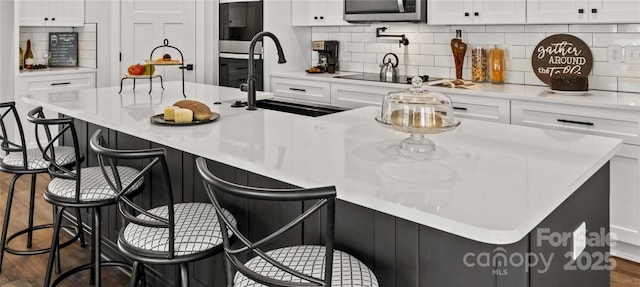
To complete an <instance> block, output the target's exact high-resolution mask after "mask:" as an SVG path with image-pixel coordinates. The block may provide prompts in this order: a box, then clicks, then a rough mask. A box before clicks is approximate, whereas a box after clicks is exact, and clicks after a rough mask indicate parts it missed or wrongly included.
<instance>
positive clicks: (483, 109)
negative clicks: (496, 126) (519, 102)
mask: <svg viewBox="0 0 640 287" xmlns="http://www.w3.org/2000/svg"><path fill="white" fill-rule="evenodd" d="M447 95H448V96H449V97H450V98H451V102H452V103H451V107H452V108H453V114H454V116H455V117H460V118H467V119H476V120H483V121H490V122H498V123H505V124H508V123H509V122H510V121H511V116H510V114H511V113H510V110H509V100H507V99H493V98H478V97H477V96H466V95H458V94H450V93H447Z"/></svg>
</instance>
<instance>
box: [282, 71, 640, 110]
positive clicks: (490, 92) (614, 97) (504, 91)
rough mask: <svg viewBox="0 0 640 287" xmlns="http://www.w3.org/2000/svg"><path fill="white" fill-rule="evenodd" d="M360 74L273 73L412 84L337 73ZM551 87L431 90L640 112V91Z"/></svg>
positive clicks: (338, 80) (481, 85) (334, 80)
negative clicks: (566, 91)
mask: <svg viewBox="0 0 640 287" xmlns="http://www.w3.org/2000/svg"><path fill="white" fill-rule="evenodd" d="M353 74H358V73H356V72H342V71H340V72H336V73H335V74H328V73H324V74H309V73H306V72H286V73H272V74H271V76H274V77H285V78H294V79H303V80H313V81H325V82H332V83H347V84H359V85H367V86H378V87H395V88H398V89H406V88H409V87H410V86H411V85H409V84H395V83H386V82H373V81H362V80H351V79H343V78H335V77H336V76H345V75H353ZM548 89H549V88H548V87H543V86H531V85H514V84H505V85H494V84H490V83H479V84H476V85H475V86H474V88H473V89H462V88H455V89H453V88H448V87H438V86H431V87H430V88H429V90H431V91H434V92H441V93H445V94H446V93H455V94H461V95H470V96H478V97H492V98H503V99H510V100H527V101H537V102H547V103H560V104H571V105H582V106H591V107H599V108H611V109H621V110H630V111H640V94H638V93H625V92H611V91H600V90H591V91H589V92H588V93H587V94H586V95H584V96H574V95H559V94H554V93H551V92H548Z"/></svg>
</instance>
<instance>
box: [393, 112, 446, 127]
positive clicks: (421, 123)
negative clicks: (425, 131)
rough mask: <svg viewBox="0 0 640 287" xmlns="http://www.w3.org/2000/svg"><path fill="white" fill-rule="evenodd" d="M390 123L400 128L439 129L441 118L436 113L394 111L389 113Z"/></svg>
mask: <svg viewBox="0 0 640 287" xmlns="http://www.w3.org/2000/svg"><path fill="white" fill-rule="evenodd" d="M391 122H392V123H393V124H394V125H396V126H400V127H410V128H441V127H442V124H443V123H442V116H440V115H439V114H437V113H425V114H424V115H423V114H422V113H421V112H414V111H412V110H409V111H404V110H395V111H393V112H392V113H391Z"/></svg>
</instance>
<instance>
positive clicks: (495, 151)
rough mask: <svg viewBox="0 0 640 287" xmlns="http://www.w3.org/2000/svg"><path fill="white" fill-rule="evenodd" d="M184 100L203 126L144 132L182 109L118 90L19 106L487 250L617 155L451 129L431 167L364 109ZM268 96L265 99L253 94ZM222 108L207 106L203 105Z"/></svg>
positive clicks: (559, 141) (205, 96)
mask: <svg viewBox="0 0 640 287" xmlns="http://www.w3.org/2000/svg"><path fill="white" fill-rule="evenodd" d="M185 85H186V94H187V96H188V98H190V99H195V100H199V101H202V102H204V103H206V104H208V105H209V106H210V107H211V108H212V110H213V111H214V112H217V113H220V114H221V117H220V119H218V120H217V121H215V122H213V123H209V124H205V125H199V126H188V127H170V126H158V125H152V124H150V122H149V117H150V116H152V115H154V114H158V113H161V112H162V110H163V108H164V106H167V105H171V104H172V103H174V102H175V101H178V100H180V99H182V96H181V86H180V83H179V82H167V83H165V88H166V90H165V91H164V93H162V95H161V93H160V91H159V89H158V91H157V90H155V89H154V92H153V95H151V96H149V95H148V94H147V91H146V90H144V91H143V90H139V91H137V92H133V91H124V92H123V94H122V95H119V94H118V90H119V87H112V88H101V89H92V90H83V91H79V92H77V93H74V94H73V95H74V96H69V95H68V93H65V95H64V96H62V97H59V96H57V95H56V94H53V93H52V94H40V95H31V96H27V97H25V98H24V101H25V102H27V103H30V104H34V105H42V106H44V107H45V108H46V109H49V110H53V111H56V112H60V113H63V114H66V115H69V116H72V117H75V118H78V119H81V120H84V121H87V122H91V123H94V124H97V125H100V126H104V127H107V128H110V129H114V130H117V131H121V132H124V133H127V134H130V135H133V136H136V137H140V138H143V139H146V140H149V141H153V142H157V143H160V144H163V145H166V146H169V147H172V148H176V149H179V150H183V151H186V152H188V153H192V154H194V155H198V156H203V157H205V158H209V159H212V160H215V161H218V162H222V163H225V164H228V165H231V166H235V167H238V168H241V169H244V170H247V171H250V172H253V173H257V174H262V175H264V176H268V177H271V178H274V179H277V180H281V181H284V182H288V183H291V184H294V185H297V186H301V187H315V186H321V185H336V187H337V190H338V198H339V199H341V200H344V201H348V202H352V203H355V204H358V205H361V206H365V207H368V208H371V209H374V210H378V211H381V212H384V213H387V214H391V215H394V216H397V217H400V218H404V219H406V220H410V221H414V222H417V223H420V224H423V225H426V226H430V227H432V228H436V229H439V230H443V231H446V232H450V233H453V234H456V235H459V236H462V237H466V238H470V239H473V240H477V241H480V242H485V243H491V244H510V243H514V242H517V241H519V240H520V239H522V238H523V237H524V236H525V235H526V234H527V233H528V232H530V231H531V230H532V229H533V228H534V227H535V226H536V225H537V224H539V223H540V222H541V221H542V220H543V219H544V218H545V217H546V216H548V215H549V214H550V213H551V212H552V211H553V210H554V209H555V208H556V207H558V206H559V205H560V204H561V203H562V202H563V201H564V200H565V199H566V198H567V197H569V196H570V195H571V194H572V193H573V192H574V191H575V190H576V189H577V188H578V187H579V186H580V185H582V184H583V183H584V182H585V181H586V180H587V179H588V178H589V177H591V176H592V175H593V174H594V173H595V172H596V171H597V170H598V169H599V168H601V167H602V166H603V165H604V164H605V163H606V162H607V161H608V160H609V159H610V158H611V157H612V156H613V155H614V153H615V152H617V150H618V149H620V147H621V145H622V142H621V141H620V140H618V139H611V138H604V137H599V136H592V135H584V134H575V133H568V132H562V131H552V130H543V129H537V128H531V127H523V126H515V125H506V124H498V123H491V122H484V121H475V120H469V119H462V120H461V121H462V124H461V125H460V127H458V128H457V129H456V130H454V131H452V132H449V133H444V134H438V135H430V136H429V138H431V139H433V141H434V142H435V143H436V145H438V147H439V148H440V149H441V150H443V151H445V152H444V153H443V154H444V156H443V157H442V158H440V159H432V160H409V159H406V158H403V157H402V156H400V155H399V154H398V152H397V144H398V142H399V141H400V140H402V139H403V138H406V137H407V136H408V135H407V134H402V133H399V132H395V131H392V130H388V129H386V128H384V127H381V126H379V125H378V124H377V123H376V122H375V121H374V117H375V116H376V114H377V113H378V109H377V108H375V107H367V108H361V109H355V110H351V111H346V112H342V113H336V114H332V115H328V116H324V117H319V118H311V117H305V116H299V115H293V114H287V113H281V112H275V111H270V110H263V109H260V110H258V111H246V110H245V109H244V108H239V109H237V108H231V107H230V105H229V103H230V102H232V100H233V99H245V95H246V94H245V93H242V92H240V91H238V90H237V89H231V88H224V87H217V86H209V85H201V84H191V83H185ZM259 95H260V96H261V97H269V94H259ZM218 100H221V101H223V104H222V105H212V103H213V102H214V101H218Z"/></svg>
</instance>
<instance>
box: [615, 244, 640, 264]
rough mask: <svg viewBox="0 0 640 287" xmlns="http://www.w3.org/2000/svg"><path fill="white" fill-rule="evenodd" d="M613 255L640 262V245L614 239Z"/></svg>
mask: <svg viewBox="0 0 640 287" xmlns="http://www.w3.org/2000/svg"><path fill="white" fill-rule="evenodd" d="M611 255H613V256H616V257H620V258H623V259H627V260H630V261H633V262H636V263H640V246H636V245H633V244H629V243H625V242H620V241H612V242H611Z"/></svg>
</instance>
